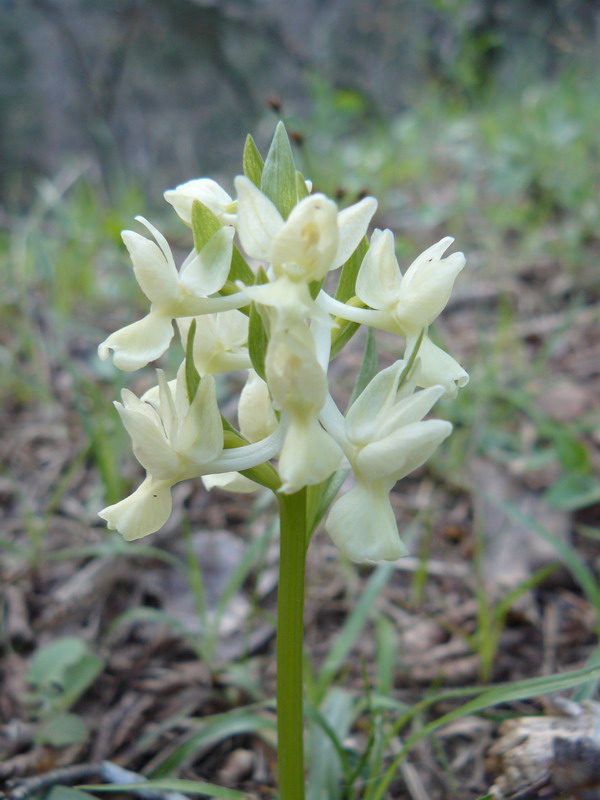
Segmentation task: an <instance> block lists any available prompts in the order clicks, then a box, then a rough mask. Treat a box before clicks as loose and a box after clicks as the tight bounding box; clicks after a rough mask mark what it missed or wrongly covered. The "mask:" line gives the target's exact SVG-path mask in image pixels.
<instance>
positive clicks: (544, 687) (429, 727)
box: [373, 667, 600, 800]
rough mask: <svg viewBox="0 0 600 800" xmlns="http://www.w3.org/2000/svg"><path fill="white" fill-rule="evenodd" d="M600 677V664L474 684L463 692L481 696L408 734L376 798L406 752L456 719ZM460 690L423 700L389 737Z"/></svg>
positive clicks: (378, 798)
mask: <svg viewBox="0 0 600 800" xmlns="http://www.w3.org/2000/svg"><path fill="white" fill-rule="evenodd" d="M598 677H600V667H587V668H586V669H578V670H571V671H569V672H562V673H559V674H558V675H548V676H543V677H541V678H528V679H527V680H524V681H514V683H504V684H499V685H497V686H492V688H490V689H486V690H482V689H481V687H471V688H469V689H465V690H464V691H462V694H463V696H464V695H465V694H473V693H474V692H479V696H478V697H475V698H473V699H472V700H469V701H468V702H466V703H463V705H461V706H459V707H458V708H454V709H452V711H449V712H448V713H447V714H443V715H442V716H441V717H438V718H437V719H434V720H432V721H431V722H429V723H427V724H426V725H423V726H421V727H420V728H419V729H418V730H417V731H416V732H415V733H413V734H412V735H411V736H409V737H408V738H407V739H406V741H405V743H404V746H403V747H402V749H401V750H400V752H399V753H398V755H397V756H396V757H395V758H394V760H393V761H392V763H391V765H390V766H389V768H388V769H387V770H386V773H385V775H384V776H383V778H382V779H381V780H380V782H379V784H378V786H377V790H376V791H375V792H374V793H373V800H383V798H385V797H386V791H387V789H388V787H389V785H390V783H391V782H392V781H393V780H394V778H395V777H396V774H397V771H398V766H399V764H400V763H401V761H402V760H403V759H404V758H405V757H406V755H407V754H408V753H409V752H410V750H412V748H413V747H414V745H415V744H417V742H419V741H420V740H421V739H423V738H424V737H426V736H429V735H430V734H431V733H433V732H434V731H436V730H437V729H438V728H441V727H442V726H444V725H447V724H448V723H449V722H453V721H454V720H455V719H459V718H460V717H465V716H467V715H469V714H475V713H477V712H478V711H483V710H485V709H487V708H490V707H492V706H496V705H499V704H500V703H512V702H514V701H516V700H525V699H528V698H530V697H537V696H539V695H543V694H551V693H552V692H560V691H565V690H566V689H572V688H573V687H576V686H580V685H581V684H583V683H585V682H587V681H589V680H590V679H598ZM460 692H461V690H460V689H458V690H454V691H453V692H452V693H451V692H445V693H440V694H437V693H434V694H433V695H432V696H430V697H428V698H427V699H426V700H424V701H422V702H421V703H416V704H415V705H414V706H413V707H412V708H411V710H410V711H409V712H408V713H407V714H406V715H404V717H402V718H401V719H400V720H398V721H397V722H396V723H395V724H394V726H393V727H392V730H391V731H390V734H389V737H388V738H389V739H391V738H396V737H397V736H398V733H399V731H400V730H401V729H402V728H403V727H404V726H405V725H406V723H407V722H408V721H409V720H410V719H412V718H413V717H414V716H415V715H416V714H418V713H419V712H421V711H422V710H424V709H425V708H427V707H429V706H431V705H433V704H435V703H438V702H439V701H440V700H441V699H442V697H448V696H450V695H451V694H453V695H455V696H458V694H459V693H460Z"/></svg>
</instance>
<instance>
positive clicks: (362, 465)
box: [356, 419, 452, 482]
mask: <svg viewBox="0 0 600 800" xmlns="http://www.w3.org/2000/svg"><path fill="white" fill-rule="evenodd" d="M451 432H452V425H451V424H450V423H449V422H445V421H444V420H441V419H430V420H426V421H425V422H413V423H412V424H410V425H405V426H404V427H402V428H399V429H398V430H397V431H396V432H395V433H393V434H391V435H390V436H388V437H387V438H385V439H381V440H379V441H377V442H371V443H370V444H367V445H365V447H363V448H362V450H360V452H359V453H358V455H357V457H356V469H357V470H358V472H359V473H360V474H361V475H362V476H363V477H364V478H365V479H368V480H373V481H375V480H379V479H381V478H391V477H393V479H394V482H396V481H399V480H400V479H401V478H404V477H405V476H406V475H408V474H409V473H410V472H413V470H415V469H417V467H420V466H421V464H424V463H425V461H427V459H428V458H429V457H430V456H431V454H432V453H433V452H434V450H435V449H436V448H437V447H438V445H440V444H441V442H443V441H444V439H445V438H446V437H447V436H449V435H450V433H451Z"/></svg>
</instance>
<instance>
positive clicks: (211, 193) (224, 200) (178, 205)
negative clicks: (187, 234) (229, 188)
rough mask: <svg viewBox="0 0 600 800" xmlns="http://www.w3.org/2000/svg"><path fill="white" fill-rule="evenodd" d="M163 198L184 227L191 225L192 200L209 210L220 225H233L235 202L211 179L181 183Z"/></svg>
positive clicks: (198, 179)
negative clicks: (197, 201)
mask: <svg viewBox="0 0 600 800" xmlns="http://www.w3.org/2000/svg"><path fill="white" fill-rule="evenodd" d="M164 196H165V200H166V201H167V203H170V204H171V205H172V206H173V208H174V209H175V211H176V212H177V214H178V216H179V217H180V218H181V219H182V220H183V221H184V222H185V224H186V225H191V224H192V206H193V204H194V200H199V201H200V202H201V203H202V204H203V205H205V206H206V207H207V208H209V209H210V210H211V211H212V212H213V214H214V215H215V216H216V217H217V219H218V220H219V222H221V224H222V225H234V224H235V202H234V201H233V200H232V199H231V197H230V196H229V195H228V194H227V192H226V191H225V190H224V189H222V188H221V186H219V184H218V183H217V182H216V181H213V180H212V179H211V178H196V179H195V180H192V181H187V182H186V183H181V184H180V185H179V186H177V187H176V188H175V189H169V191H167V192H165V195H164Z"/></svg>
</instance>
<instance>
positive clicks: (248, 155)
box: [242, 134, 265, 189]
mask: <svg viewBox="0 0 600 800" xmlns="http://www.w3.org/2000/svg"><path fill="white" fill-rule="evenodd" d="M242 164H243V165H244V175H245V176H246V177H247V178H249V179H250V180H251V181H252V183H253V184H254V185H255V186H257V187H258V188H259V189H260V184H261V179H262V174H263V168H264V165H265V162H264V161H263V157H262V156H261V154H260V152H259V149H258V147H257V146H256V142H255V141H254V139H253V138H252V136H250V134H248V136H246V144H245V145H244V155H243V157H242Z"/></svg>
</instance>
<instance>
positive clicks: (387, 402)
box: [321, 361, 452, 561]
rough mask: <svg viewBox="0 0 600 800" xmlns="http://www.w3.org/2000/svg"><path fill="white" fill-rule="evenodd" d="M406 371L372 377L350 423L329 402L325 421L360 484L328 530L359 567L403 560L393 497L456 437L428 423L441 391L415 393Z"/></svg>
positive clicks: (335, 509)
mask: <svg viewBox="0 0 600 800" xmlns="http://www.w3.org/2000/svg"><path fill="white" fill-rule="evenodd" d="M405 368H406V364H405V362H404V361H397V362H396V363H395V364H393V365H392V366H391V367H388V368H387V369H385V370H383V371H382V372H380V373H379V375H377V376H376V377H375V378H373V380H372V381H371V382H370V383H369V385H368V386H367V387H366V389H365V390H364V391H363V392H362V393H361V395H360V396H359V397H358V399H357V400H356V402H355V403H354V404H353V405H352V406H351V408H350V410H349V411H348V413H347V415H346V418H345V420H343V419H340V418H339V417H340V416H341V415H339V412H337V415H338V416H337V417H336V415H335V411H334V410H333V408H332V404H331V403H330V404H329V405H328V407H327V409H326V411H325V413H323V414H322V415H321V419H322V421H323V423H324V424H325V427H326V428H327V429H328V430H331V431H332V433H334V435H335V436H336V439H337V440H338V441H339V442H340V443H341V444H342V445H343V449H344V454H345V455H346V458H347V459H348V461H349V463H350V465H351V467H352V471H353V473H354V478H355V485H354V486H353V488H351V489H350V490H349V491H348V492H346V493H345V494H344V495H342V496H341V497H340V498H338V499H337V500H336V501H335V503H334V504H333V506H332V507H331V510H330V512H329V515H328V517H327V521H326V524H325V527H326V529H327V531H328V533H329V535H330V536H331V538H332V539H333V541H334V542H335V544H336V545H337V546H338V547H339V548H340V550H342V552H344V553H345V554H346V555H347V556H348V557H349V558H351V559H352V560H354V561H394V560H396V559H397V558H400V557H401V556H403V555H406V548H405V546H404V544H403V542H402V540H401V539H400V536H399V535H398V529H397V525H396V520H395V516H394V512H393V509H392V506H391V503H390V499H389V493H390V491H391V489H392V487H393V486H394V484H395V483H396V482H397V481H399V480H400V479H401V478H403V477H405V476H406V475H408V474H409V473H410V472H412V471H413V470H415V469H417V467H419V466H421V464H423V463H424V462H425V461H426V460H427V459H428V458H429V457H430V455H431V454H432V453H433V452H434V450H435V449H436V448H437V447H438V445H439V444H440V443H441V442H442V441H443V440H444V439H445V438H446V437H447V436H448V435H449V434H450V432H451V430H452V425H451V424H450V423H449V422H445V421H442V420H426V421H423V417H424V416H425V415H426V414H427V413H428V412H429V411H430V410H431V408H432V406H433V404H434V403H435V402H436V400H438V398H439V397H441V396H442V395H443V393H444V388H443V386H432V387H429V388H427V389H423V390H422V391H419V392H413V390H414V383H412V381H411V382H406V381H405V380H403V373H404V371H405ZM336 411H337V409H336Z"/></svg>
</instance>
